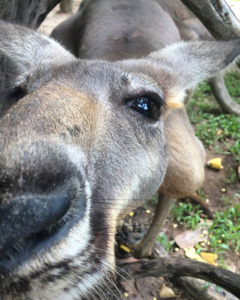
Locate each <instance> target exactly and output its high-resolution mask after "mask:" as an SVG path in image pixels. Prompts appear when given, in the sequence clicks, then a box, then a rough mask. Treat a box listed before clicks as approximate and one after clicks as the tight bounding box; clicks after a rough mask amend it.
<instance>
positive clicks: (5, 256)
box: [0, 140, 87, 275]
mask: <svg viewBox="0 0 240 300" xmlns="http://www.w3.org/2000/svg"><path fill="white" fill-rule="evenodd" d="M12 146H13V147H12ZM1 148H2V147H1ZM62 148H63V147H61V146H59V145H57V144H56V145H55V144H52V145H51V146H50V145H49V143H47V141H44V140H39V141H37V142H35V143H30V144H29V143H27V142H26V143H24V144H22V143H20V142H19V143H15V144H14V145H11V147H9V148H7V149H8V151H6V150H7V149H6V148H5V149H3V148H2V155H0V159H1V163H0V189H1V193H0V274H2V275H7V274H9V273H10V272H12V271H13V270H14V269H15V268H16V266H17V265H19V264H21V263H22V262H23V261H25V260H26V259H28V257H31V256H33V255H36V253H38V252H39V251H40V252H42V251H45V250H46V248H48V247H49V246H50V245H51V244H54V243H56V242H58V241H60V240H61V239H62V238H63V237H64V236H65V235H66V234H67V232H68V230H69V228H70V226H71V225H73V224H74V223H76V222H77V221H79V220H81V218H82V216H83V215H84V213H85V212H86V205H87V200H86V199H87V196H86V193H85V191H84V183H83V182H84V180H83V177H82V174H81V170H79V169H78V168H77V166H76V165H74V163H73V162H72V161H71V160H70V158H69V157H68V155H67V154H66V149H65V148H64V149H62ZM10 149H16V150H15V151H13V150H12V152H11V150H10ZM40 153H41V155H40Z"/></svg>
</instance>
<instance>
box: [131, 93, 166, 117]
mask: <svg viewBox="0 0 240 300" xmlns="http://www.w3.org/2000/svg"><path fill="white" fill-rule="evenodd" d="M127 106H129V107H130V108H131V109H133V110H135V111H137V112H138V113H139V114H141V115H143V116H144V117H146V118H149V119H152V120H155V121H156V120H158V119H159V116H160V109H161V102H160V101H156V99H152V97H148V96H142V97H138V98H137V99H135V100H131V101H128V102H127Z"/></svg>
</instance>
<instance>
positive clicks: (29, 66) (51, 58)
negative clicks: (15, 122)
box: [0, 21, 75, 115]
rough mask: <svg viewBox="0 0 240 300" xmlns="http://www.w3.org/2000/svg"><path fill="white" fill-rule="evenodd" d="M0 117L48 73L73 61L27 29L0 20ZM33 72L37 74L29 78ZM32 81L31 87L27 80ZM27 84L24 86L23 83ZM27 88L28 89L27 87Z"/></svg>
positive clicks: (55, 43) (55, 45)
mask: <svg viewBox="0 0 240 300" xmlns="http://www.w3.org/2000/svg"><path fill="white" fill-rule="evenodd" d="M0 28H1V30H0V115H1V113H3V111H4V110H6V109H7V108H8V107H9V106H11V105H12V103H14V101H15V100H16V99H15V98H21V97H22V96H23V95H24V94H26V93H27V92H28V91H29V90H33V89H34V88H36V87H37V86H39V85H40V84H42V83H43V82H44V78H45V77H46V76H50V75H49V73H51V72H49V71H48V72H46V70H51V69H54V68H56V67H57V66H60V65H62V64H65V63H67V62H70V61H73V60H75V58H74V56H73V55H71V54H70V53H69V52H68V51H66V50H65V49H64V48H63V47H62V46H61V45H59V44H58V43H57V42H55V41H54V40H52V39H50V38H48V37H46V36H44V35H42V34H40V33H37V32H35V31H33V30H31V29H28V28H25V27H22V26H18V25H13V24H9V23H7V22H4V21H0ZM36 72H37V75H35V76H32V75H33V74H35V73H36ZM31 80H32V81H34V83H32V85H31V84H30V82H29V81H31ZM26 81H27V82H28V84H27V85H26V84H25V83H24V82H26ZM30 86H31V87H30Z"/></svg>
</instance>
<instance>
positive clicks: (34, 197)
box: [0, 182, 72, 258]
mask: <svg viewBox="0 0 240 300" xmlns="http://www.w3.org/2000/svg"><path fill="white" fill-rule="evenodd" d="M71 195H72V185H71V184H70V183H69V182H68V184H65V185H64V186H63V187H61V188H58V189H56V190H55V191H53V192H51V193H50V194H48V195H41V194H33V193H30V194H24V195H21V196H18V197H15V198H14V199H12V200H11V201H6V202H3V203H2V204H1V205H0V258H1V257H2V256H3V255H5V250H6V249H8V248H9V247H10V246H11V245H13V244H14V243H16V242H17V241H19V240H21V239H24V238H25V237H28V236H30V235H31V234H34V233H37V232H39V231H41V230H43V229H44V228H47V227H48V226H51V225H53V224H56V223H57V222H58V221H59V220H60V219H61V218H62V217H63V216H64V215H65V214H66V213H67V211H68V210H69V207H70V204H71Z"/></svg>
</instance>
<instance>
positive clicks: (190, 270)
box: [118, 258, 240, 298]
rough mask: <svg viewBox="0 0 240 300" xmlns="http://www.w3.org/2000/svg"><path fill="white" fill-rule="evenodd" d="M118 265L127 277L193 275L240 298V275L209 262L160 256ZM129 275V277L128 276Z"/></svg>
mask: <svg viewBox="0 0 240 300" xmlns="http://www.w3.org/2000/svg"><path fill="white" fill-rule="evenodd" d="M118 266H119V267H120V268H122V269H124V273H123V274H122V275H123V276H124V277H125V278H126V279H130V278H131V277H135V278H140V277H148V276H154V277H179V276H192V277H196V278H200V279H204V280H207V281H210V282H212V283H215V284H216V285H218V286H220V287H222V288H224V289H225V290H227V291H229V292H230V293H232V294H233V295H235V296H237V297H239V298H240V276H239V275H237V274H235V273H233V272H231V271H228V270H225V269H222V268H218V267H214V266H212V265H209V264H207V263H201V262H198V261H194V260H190V259H182V258H181V259H180V258H158V259H153V260H146V259H145V260H139V261H137V262H134V263H124V264H121V265H118ZM126 273H127V274H126ZM128 275H129V277H127V276H128Z"/></svg>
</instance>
